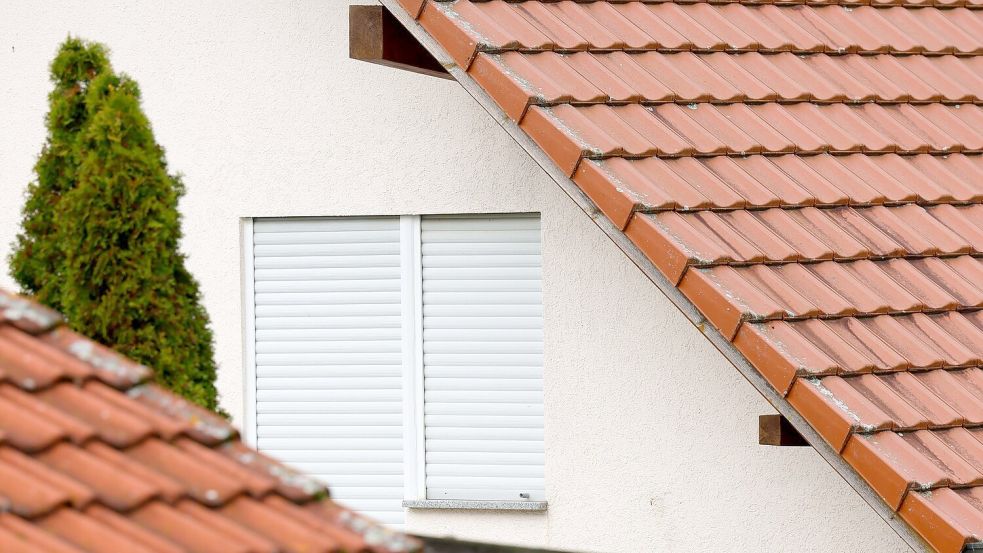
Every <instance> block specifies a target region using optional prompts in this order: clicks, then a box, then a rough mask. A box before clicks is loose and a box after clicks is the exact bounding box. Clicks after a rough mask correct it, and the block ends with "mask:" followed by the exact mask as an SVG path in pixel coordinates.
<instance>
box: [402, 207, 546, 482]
mask: <svg viewBox="0 0 983 553" xmlns="http://www.w3.org/2000/svg"><path fill="white" fill-rule="evenodd" d="M421 231H422V232H421V235H422V242H423V244H422V248H421V249H422V255H423V259H422V265H423V283H422V284H423V329H424V330H423V333H424V334H423V351H424V356H423V364H424V376H425V378H424V413H425V417H424V425H425V448H426V490H427V498H429V499H462V500H490V501H495V500H513V501H514V500H519V499H521V498H522V497H528V498H530V499H534V500H543V499H545V493H544V491H543V490H544V478H543V417H542V414H543V408H542V407H543V394H542V351H543V345H542V344H543V336H542V294H541V288H542V284H541V271H540V268H539V267H540V264H541V262H540V239H539V232H540V231H539V219H538V217H534V216H502V217H490V216H489V217H465V216H461V217H424V218H423V220H422V222H421ZM520 494H523V495H521V496H520Z"/></svg>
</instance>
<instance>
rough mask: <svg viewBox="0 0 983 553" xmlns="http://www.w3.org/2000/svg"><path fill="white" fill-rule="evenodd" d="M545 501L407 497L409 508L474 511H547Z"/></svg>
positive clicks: (405, 503) (404, 505)
mask: <svg viewBox="0 0 983 553" xmlns="http://www.w3.org/2000/svg"><path fill="white" fill-rule="evenodd" d="M546 505H547V504H546V502H545V501H464V500H459V499H405V500H403V507H406V508H407V509H459V510H474V511H545V510H546Z"/></svg>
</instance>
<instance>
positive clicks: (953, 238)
mask: <svg viewBox="0 0 983 553" xmlns="http://www.w3.org/2000/svg"><path fill="white" fill-rule="evenodd" d="M426 4H427V5H426V6H425V7H424V8H423V13H424V16H423V17H421V18H420V22H421V23H422V24H423V26H424V28H425V29H426V30H427V31H429V32H430V33H431V34H432V35H433V36H434V38H435V39H436V40H437V42H438V43H440V44H441V45H442V46H443V47H444V48H445V49H446V50H447V51H448V52H449V53H450V54H451V55H452V56H453V57H454V58H455V59H456V60H457V61H458V62H459V63H460V65H461V68H462V69H463V70H464V71H469V74H470V75H471V76H473V77H475V79H476V80H477V82H478V84H479V85H481V86H484V87H486V89H487V90H488V92H489V94H490V95H491V96H492V98H493V99H494V100H495V101H497V102H498V103H499V104H500V105H501V106H502V107H503V108H504V109H505V111H506V113H507V114H508V115H509V116H510V117H512V118H513V119H514V120H515V121H516V122H517V123H518V125H519V128H520V129H522V130H523V131H525V132H526V133H527V134H529V135H530V136H531V137H532V138H533V140H534V141H535V142H536V144H537V145H538V146H539V147H540V148H541V149H542V150H543V152H544V153H545V154H546V155H547V156H549V157H550V158H551V159H553V160H554V161H555V162H556V163H557V165H558V166H559V167H560V169H561V170H562V171H564V172H566V173H567V174H568V175H572V180H573V181H574V183H575V184H576V185H578V186H580V187H581V188H582V190H583V191H584V192H585V193H586V194H587V196H588V197H589V198H590V199H591V200H593V201H594V203H595V204H596V205H597V206H598V208H599V209H600V210H601V211H602V212H603V213H604V214H605V215H606V216H608V217H609V218H610V219H611V220H612V222H613V223H614V224H615V226H616V227H617V228H620V229H623V230H624V232H625V234H626V235H627V237H628V238H629V239H630V240H631V241H632V242H633V243H634V244H635V245H636V246H637V247H638V249H639V250H640V251H641V253H642V254H644V255H645V256H646V257H648V258H649V260H651V262H652V263H653V265H654V266H655V267H656V268H657V269H658V270H659V271H661V272H662V273H663V274H664V275H665V276H666V278H668V279H669V281H670V282H672V283H673V284H676V285H677V286H678V287H679V289H680V290H681V291H682V292H683V294H685V295H686V297H688V298H689V300H690V301H691V302H692V303H693V305H695V307H696V308H697V309H698V310H699V311H701V312H702V314H703V316H704V317H706V319H707V320H708V321H709V322H710V323H711V324H712V325H714V326H715V327H717V328H718V329H719V330H720V331H721V332H722V334H723V335H724V336H725V337H727V338H729V339H732V340H733V343H734V345H735V346H736V348H737V349H738V350H739V351H740V352H741V353H743V354H744V356H745V357H746V358H747V360H748V361H749V362H750V363H751V364H752V365H753V366H754V367H755V368H756V369H757V370H758V371H759V372H760V373H761V375H762V376H763V377H764V378H765V379H766V380H767V381H768V382H770V383H771V384H772V385H773V386H774V387H775V388H776V389H777V390H778V391H779V392H780V393H781V394H783V395H785V396H786V399H787V401H788V402H789V404H791V406H792V407H794V408H795V409H797V410H799V412H800V413H801V414H802V415H803V417H804V418H805V419H806V420H807V421H808V422H809V424H811V425H812V426H813V427H814V428H815V429H816V430H817V431H818V433H819V434H820V435H821V436H822V437H823V438H824V439H826V440H827V441H828V442H829V443H830V444H831V445H832V446H833V447H834V448H835V449H836V450H838V451H842V452H843V455H844V456H845V458H846V460H847V461H848V462H849V463H851V464H852V465H853V466H854V467H855V469H856V471H857V473H858V474H860V475H861V476H862V477H863V478H865V479H867V481H868V482H869V483H870V484H871V485H872V486H873V488H874V489H875V490H876V491H877V492H878V493H880V494H881V495H882V497H884V498H885V500H886V501H887V502H888V504H889V505H890V506H891V507H892V508H893V509H900V514H901V517H902V518H903V519H904V520H906V521H907V522H908V523H909V524H910V525H911V527H912V528H913V529H914V530H915V531H916V532H918V533H919V534H920V535H921V536H923V537H924V538H925V539H926V540H928V542H929V543H930V544H931V545H932V546H933V547H935V548H937V549H938V550H940V551H958V550H959V549H960V548H961V547H962V545H963V544H965V543H967V542H970V541H980V540H983V476H981V473H983V464H981V463H983V446H981V445H980V444H981V443H983V432H981V431H979V430H978V429H975V426H976V425H980V424H981V423H983V420H981V419H983V368H981V367H983V285H981V284H980V283H981V282H983V222H981V221H983V155H981V153H983V132H981V131H980V129H983V108H981V106H980V104H981V103H983V102H981V101H983V78H981V77H980V75H981V74H983V55H981V54H983V9H980V8H981V7H983V2H981V1H980V0H875V1H873V2H851V3H843V2H833V1H827V0H817V1H807V2H806V3H805V4H804V5H803V4H802V3H801V2H799V3H783V2H770V1H761V2H759V1H757V0H744V1H741V2H737V3H724V4H714V3H705V2H696V3H690V2H682V1H680V2H660V3H645V2H638V1H628V2H620V1H619V2H605V1H600V0H597V1H591V2H579V3H574V2H569V1H566V2H560V3H548V2H538V1H534V0H520V1H513V2H504V1H502V0H493V1H490V2H484V1H482V2H479V1H476V0H456V1H454V2H447V1H437V0H429V1H428V2H427V3H426ZM862 4H869V5H862ZM428 10H430V11H431V12H433V13H434V14H437V13H439V14H442V16H441V17H436V16H431V17H426V14H427V12H428ZM491 14H495V16H496V17H492V16H491ZM411 15H414V14H412V12H411ZM516 16H518V17H520V18H521V19H516ZM493 21H494V22H495V23H492V22H493ZM573 52H576V53H573ZM475 55H478V56H479V59H480V60H483V59H484V56H489V59H488V62H487V63H486V62H485V61H481V62H476V63H475V64H474V65H473V66H472V65H470V64H471V60H472V59H473V58H474V57H475ZM469 68H470V69H469ZM496 72H498V74H497V75H496V74H495V73H496ZM527 106H533V107H527ZM761 154H764V155H761ZM895 431H900V432H902V434H901V435H899V434H896V433H895ZM947 486H957V487H960V486H962V487H965V489H960V490H959V491H953V490H951V489H949V488H947ZM928 488H933V489H931V491H925V490H926V489H928Z"/></svg>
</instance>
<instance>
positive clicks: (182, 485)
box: [0, 291, 420, 553]
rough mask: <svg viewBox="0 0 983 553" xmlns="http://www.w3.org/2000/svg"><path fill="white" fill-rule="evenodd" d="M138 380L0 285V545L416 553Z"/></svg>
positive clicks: (120, 360) (136, 372)
mask: <svg viewBox="0 0 983 553" xmlns="http://www.w3.org/2000/svg"><path fill="white" fill-rule="evenodd" d="M150 376H151V372H150V370H149V369H147V368H146V367H143V366H141V365H138V364H136V363H133V362H132V361H130V360H128V359H126V358H125V357H123V356H122V355H119V354H118V353H116V352H114V351H112V350H110V349H108V348H106V347H104V346H101V345H99V344H97V343H95V342H92V341H90V340H88V339H87V338H84V337H82V336H80V335H78V334H76V333H74V332H72V331H70V330H68V329H66V328H64V327H62V326H60V317H59V316H58V315H57V314H56V313H53V312H51V311H50V310H47V309H44V308H42V307H40V306H38V305H36V304H34V303H32V302H30V301H28V300H26V299H23V298H19V297H17V296H13V295H10V294H6V293H4V292H2V291H0V551H5V552H6V551H11V552H20V551H47V552H73V553H79V552H80V551H88V552H95V553H103V552H105V553H111V552H112V553H116V552H119V551H127V552H141V553H142V552H159V553H163V552H177V551H188V552H200V553H213V552H214V553H225V552H242V553H260V552H263V553H265V552H269V553H278V552H291V553H313V552H322V553H339V552H347V553H354V552H374V553H396V552H404V551H411V550H418V549H419V548H420V544H419V543H418V542H417V541H416V540H414V539H411V538H408V537H406V536H403V535H401V534H398V533H395V532H392V531H390V530H388V529H385V528H384V527H382V526H381V525H379V524H376V523H373V522H371V521H369V520H367V519H365V518H362V517H360V516H358V515H355V514H354V513H352V512H350V511H348V510H346V509H344V508H342V507H340V506H338V505H336V504H334V503H333V502H331V501H330V500H328V499H325V495H326V494H327V490H326V489H325V488H324V486H323V485H322V484H320V483H318V482H316V481H314V480H312V479H310V478H308V477H306V476H304V475H303V474H300V473H298V472H296V471H294V470H292V469H290V468H289V467H287V466H285V465H282V464H280V463H279V462H277V461H275V460H273V459H271V458H268V457H266V456H264V455H262V454H260V453H258V452H256V451H254V450H252V449H250V448H249V447H247V446H245V445H244V444H243V443H242V442H240V441H239V440H238V435H237V433H236V431H235V429H234V428H232V426H230V425H229V424H228V422H226V421H225V420H224V419H222V418H221V417H219V416H217V415H215V414H213V413H211V412H209V411H206V410H204V409H202V408H200V407H198V406H196V405H193V404H191V403H189V402H187V401H186V400H184V399H182V398H180V397H178V396H176V395H174V394H172V393H170V392H169V391H167V390H164V389H163V388H160V387H159V386H157V385H155V384H152V383H149V382H147V380H148V379H149V378H150Z"/></svg>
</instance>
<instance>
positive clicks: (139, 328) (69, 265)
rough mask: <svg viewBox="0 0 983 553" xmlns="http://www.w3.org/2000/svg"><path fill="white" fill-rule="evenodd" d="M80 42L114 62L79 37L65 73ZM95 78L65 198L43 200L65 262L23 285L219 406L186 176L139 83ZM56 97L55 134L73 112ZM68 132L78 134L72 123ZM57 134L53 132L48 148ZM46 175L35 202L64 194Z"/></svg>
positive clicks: (79, 112)
mask: <svg viewBox="0 0 983 553" xmlns="http://www.w3.org/2000/svg"><path fill="white" fill-rule="evenodd" d="M77 45H82V49H83V50H84V51H86V52H88V53H90V54H92V55H95V54H98V56H99V59H101V60H105V51H104V49H103V48H102V47H100V46H97V45H86V44H84V43H80V42H79V41H74V40H69V42H68V43H66V45H65V47H63V49H62V53H60V54H59V58H58V59H56V60H55V63H54V64H52V69H53V71H54V70H55V68H56V67H62V66H63V65H65V64H63V63H61V62H59V60H60V59H61V58H62V56H63V55H66V52H75V51H77V50H78V48H77ZM68 65H71V64H68ZM78 74H79V72H75V75H78ZM85 75H86V76H87V78H88V79H89V80H88V81H87V82H86V84H85V85H83V86H81V87H80V89H81V90H80V91H81V92H84V97H83V98H80V99H76V100H75V107H74V108H73V116H72V117H71V118H70V119H66V120H65V121H66V122H68V121H71V122H72V124H73V125H74V124H75V123H76V122H79V121H81V122H82V124H81V126H80V127H79V128H76V129H75V130H74V132H73V134H72V135H71V138H72V139H74V144H73V146H72V147H71V148H70V152H71V153H70V154H67V155H66V156H65V159H66V161H64V163H63V166H62V168H61V172H60V173H59V179H60V180H59V186H60V188H59V189H58V192H57V194H58V199H57V200H56V201H52V200H51V199H45V198H41V197H38V198H37V199H36V202H35V205H44V206H45V208H48V207H50V206H52V205H54V207H53V208H52V209H50V214H48V215H47V217H48V219H47V220H48V221H49V224H50V221H54V224H53V225H51V227H53V230H50V231H49V233H48V234H47V235H45V238H46V239H48V240H49V243H48V245H47V246H46V247H47V248H49V249H50V250H51V251H52V252H54V253H55V255H52V256H50V257H48V258H45V259H44V260H43V261H44V264H42V263H38V264H37V266H32V268H31V270H32V271H33V272H32V273H31V275H32V276H33V278H34V279H35V280H33V281H21V284H22V285H23V286H24V287H25V289H27V290H28V291H39V290H42V289H43V290H46V291H47V293H48V294H49V296H48V297H47V298H43V300H44V301H45V303H48V305H52V306H57V307H58V308H59V309H60V310H61V311H62V313H63V314H64V315H65V316H66V318H67V319H68V321H69V324H70V326H71V327H72V328H73V329H75V330H77V331H79V332H82V333H84V334H86V335H88V336H90V337H92V338H94V339H96V340H98V341H100V342H103V343H105V344H108V345H111V346H113V347H115V348H116V349H117V350H119V351H120V352H122V353H124V354H126V355H128V356H130V357H131V358H133V359H135V360H137V361H140V362H141V363H144V364H146V365H148V366H151V367H154V369H155V373H156V378H157V381H158V382H160V383H162V384H163V385H165V386H167V387H168V388H170V389H172V390H174V391H175V392H177V393H179V394H181V395H182V396H184V397H186V398H188V399H190V400H191V401H194V402H195V403H198V404H199V405H202V406H205V407H207V408H209V409H216V408H217V393H216V390H215V386H214V380H215V363H214V355H213V347H212V333H211V330H210V328H209V322H208V315H207V313H206V312H205V310H204V308H203V307H202V306H201V302H200V300H201V297H200V293H199V291H198V284H197V282H196V281H195V280H194V278H193V277H192V276H191V274H190V273H189V272H188V271H187V269H186V268H185V266H184V264H185V258H184V256H183V255H181V254H180V253H179V251H178V243H179V241H180V238H181V221H180V215H179V213H178V209H177V204H178V199H179V198H180V196H181V194H182V193H183V191H184V188H183V185H182V183H181V179H180V178H179V177H178V176H176V175H171V174H169V173H168V171H167V163H166V161H165V159H164V151H163V149H162V148H161V147H160V146H158V145H157V143H156V141H155V139H154V135H153V132H152V130H151V126H150V122H149V121H148V120H147V117H146V115H144V113H143V110H142V109H141V107H140V91H139V88H138V87H137V85H136V83H135V82H134V81H132V80H131V79H130V78H129V77H127V76H126V75H116V74H114V73H113V72H112V70H111V69H110V68H109V66H108V63H107V64H104V65H103V66H102V70H101V71H96V72H95V74H91V73H85ZM57 85H58V83H57V81H56V86H57ZM52 96H53V100H52V112H51V114H49V127H51V126H52V125H51V124H50V122H52V121H54V120H55V119H56V117H55V115H54V114H55V113H56V110H57V113H61V110H62V107H60V106H58V107H56V101H55V100H57V101H58V102H57V103H60V102H61V96H59V97H57V98H55V95H54V94H53V95H52ZM79 106H81V107H79ZM58 132H59V133H66V134H67V133H68V131H67V125H66V126H64V127H59V129H58ZM55 137H56V133H55V132H54V131H52V132H51V135H50V139H49V146H48V147H46V151H47V150H50V145H51V144H52V143H53V142H54V140H55ZM43 156H44V154H42V157H43ZM40 164H41V162H40V161H39V165H40ZM44 179H45V176H44V175H43V174H42V173H41V172H40V171H39V172H38V184H37V185H35V186H34V187H32V190H31V192H32V196H42V192H45V193H47V192H49V189H50V188H52V187H45V188H42V185H41V182H42V181H43V180H44ZM32 199H34V198H33V197H32ZM26 219H27V212H25V221H26ZM30 238H31V236H30V233H29V231H28V230H27V227H26V226H25V233H24V235H22V236H21V237H19V240H20V241H19V244H18V245H19V246H21V247H20V249H19V250H18V252H17V253H16V254H15V256H14V258H15V259H18V258H19V257H20V256H22V255H23V256H24V257H28V258H30V257H31V250H29V249H28V248H31V247H35V246H36V245H37V244H38V242H39V241H38V240H34V241H31V240H30ZM25 246H26V247H25ZM25 250H27V251H26V253H25ZM31 261H32V263H33V262H34V261H35V260H34V259H32V260H31ZM52 261H56V262H55V263H52ZM38 282H40V283H42V284H41V286H40V287H37V286H36V284H37V283H38ZM32 285H34V286H32ZM50 298H55V300H54V301H52V300H51V299H50Z"/></svg>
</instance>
